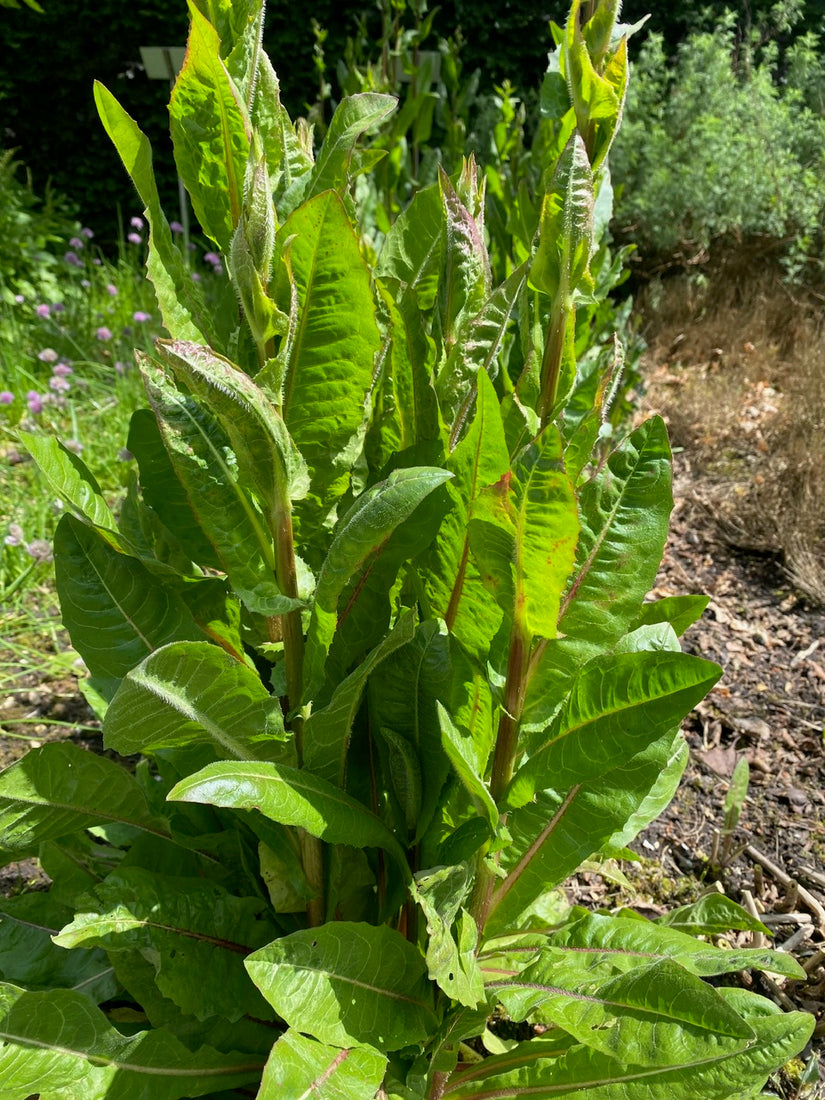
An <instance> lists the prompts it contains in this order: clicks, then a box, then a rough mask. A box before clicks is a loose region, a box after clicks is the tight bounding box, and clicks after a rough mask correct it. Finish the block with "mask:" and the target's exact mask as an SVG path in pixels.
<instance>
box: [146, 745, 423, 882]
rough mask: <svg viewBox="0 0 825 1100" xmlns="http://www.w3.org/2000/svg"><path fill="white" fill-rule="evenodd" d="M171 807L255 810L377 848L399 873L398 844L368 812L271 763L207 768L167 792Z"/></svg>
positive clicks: (313, 779)
mask: <svg viewBox="0 0 825 1100" xmlns="http://www.w3.org/2000/svg"><path fill="white" fill-rule="evenodd" d="M168 798H169V800H170V801H171V802H175V801H179V802H202V803H206V805H209V806H225V807H227V808H233V809H237V810H253V809H254V810H260V812H261V813H262V814H264V815H265V816H266V817H270V818H272V820H273V821H278V822H280V823H281V824H282V825H295V826H298V827H299V828H301V829H305V830H306V831H307V832H308V833H309V834H310V836H315V837H319V838H320V839H321V840H326V841H328V842H329V843H330V844H351V845H353V846H354V847H356V848H367V847H370V848H373V847H374V848H383V849H384V850H385V851H387V852H389V853H390V855H392V856H393V858H394V859H396V860H397V862H398V865H399V867H401V868H402V870H403V869H404V868H405V867H406V859H405V857H404V854H403V852H402V851H401V848H400V846H399V844H398V841H397V840H396V839H395V837H394V836H393V835H392V833H391V832H390V831H389V829H388V828H387V827H386V825H384V823H383V822H382V821H380V820H379V818H377V817H376V816H375V815H374V814H373V813H371V812H370V811H369V810H368V809H366V807H364V806H362V805H361V803H360V802H358V801H356V799H354V798H351V797H350V796H349V795H348V794H346V793H345V792H344V791H342V790H339V789H338V788H337V787H334V786H333V785H332V784H331V783H327V782H326V781H325V780H323V779H319V778H318V777H317V776H315V775H312V774H310V773H309V772H307V771H306V770H303V769H298V768H290V767H287V766H286V765H280V766H279V765H276V764H266V763H262V764H255V763H249V764H246V763H244V764H240V763H234V762H233V763H226V764H210V765H208V766H207V767H205V768H203V769H202V770H201V771H199V772H196V774H195V775H190V776H188V777H187V778H186V779H183V780H182V781H181V782H180V783H178V784H177V785H176V786H175V787H173V788H172V790H171V791H170V792H169V795H168Z"/></svg>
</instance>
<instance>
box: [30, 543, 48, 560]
mask: <svg viewBox="0 0 825 1100" xmlns="http://www.w3.org/2000/svg"><path fill="white" fill-rule="evenodd" d="M26 553H27V554H28V555H29V557H30V558H34V560H35V561H51V560H52V548H51V544H50V543H48V542H47V541H46V540H45V539H33V540H32V541H31V542H30V543H29V544H28V546H27V547H26Z"/></svg>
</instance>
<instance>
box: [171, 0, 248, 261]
mask: <svg viewBox="0 0 825 1100" xmlns="http://www.w3.org/2000/svg"><path fill="white" fill-rule="evenodd" d="M189 14H190V25H189V40H188V42H187V47H186V57H185V59H184V63H183V68H182V69H181V71H180V73H179V74H178V79H177V81H176V82H175V87H174V88H173V90H172V99H171V102H170V104H169V116H170V130H171V133H172V144H173V145H174V150H175V163H176V164H177V169H178V174H179V175H180V178H181V179H182V180H183V182H184V184H185V186H186V190H187V191H188V192H189V196H190V198H191V200H192V209H193V210H194V212H195V217H196V218H197V219H198V221H199V222H200V224H201V227H202V228H203V230H204V232H205V233H206V234H207V235H208V236H209V237H211V238H212V240H213V241H215V242H216V243H217V244H218V245H219V246H220V248H221V249H222V250H223V251H224V252H227V253H228V252H229V246H230V243H231V241H232V233H233V231H234V229H235V226H236V225H237V224H238V219H239V218H240V213H241V204H242V201H243V180H244V170H245V167H246V161H247V157H248V156H249V141H250V135H249V130H248V125H249V123H248V118H245V117H244V115H245V112H244V111H243V110H242V107H241V102H240V101H239V99H238V98H236V93H237V89H236V88H234V87H233V83H232V80H231V78H230V76H229V73H228V72H227V71H226V68H225V66H224V65H223V63H222V61H221V58H220V40H219V38H218V33H217V31H216V30H215V28H214V27H213V26H212V24H211V23H210V22H209V21H208V20H207V19H206V18H204V16H203V15H202V14H201V13H200V11H198V9H197V8H196V7H195V6H194V5H193V4H190V6H189Z"/></svg>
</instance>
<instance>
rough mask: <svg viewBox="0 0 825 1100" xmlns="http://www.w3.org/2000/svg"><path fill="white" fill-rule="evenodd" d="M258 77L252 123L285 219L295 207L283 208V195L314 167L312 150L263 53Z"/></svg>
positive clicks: (276, 200)
mask: <svg viewBox="0 0 825 1100" xmlns="http://www.w3.org/2000/svg"><path fill="white" fill-rule="evenodd" d="M230 62H231V59H230ZM257 76H258V83H257V94H256V95H255V99H254V101H253V103H252V121H253V123H254V126H255V130H256V132H257V134H258V137H259V138H260V141H261V144H262V145H263V148H264V152H265V153H266V160H267V166H268V168H269V171H270V174H271V176H272V179H273V182H274V191H273V198H274V199H275V204H276V207H277V209H278V212H279V214H280V215H281V216H282V217H286V215H287V214H289V213H290V212H291V210H292V206H290V207H289V208H287V207H286V206H284V204H283V196H284V194H285V193H286V192H288V191H289V190H290V188H292V187H293V184H294V183H295V181H296V179H298V177H300V176H303V175H304V174H306V173H307V172H309V171H310V169H311V168H312V165H313V163H314V162H313V158H312V149H311V148H310V146H309V145H307V144H305V143H303V142H302V141H301V135H300V132H296V127H295V126H293V124H292V122H291V121H290V118H289V115H288V114H287V112H286V110H285V109H284V107H283V106H282V104H281V91H280V85H279V83H278V76H277V74H276V72H275V70H274V69H273V67H272V62H271V61H270V60H269V58H268V57H267V55H266V53H265V52H264V51H263V50H261V52H260V54H259V56H258V73H257Z"/></svg>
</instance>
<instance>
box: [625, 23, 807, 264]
mask: <svg viewBox="0 0 825 1100" xmlns="http://www.w3.org/2000/svg"><path fill="white" fill-rule="evenodd" d="M813 44H814V40H813V39H812V38H811V37H810V36H803V37H802V38H800V39H799V40H798V41H797V44H796V46H795V47H794V48H793V49H792V50H791V51H789V56H788V61H789V65H790V70H791V73H792V74H793V75H792V79H791V81H788V80H786V79H784V78H783V77H782V76H781V75H780V68H779V65H778V52H777V48H776V44H775V42H767V43H765V42H762V41H761V38H760V35H759V33H758V32H756V31H754V32H752V33H751V34H745V35H739V34H738V33H737V28H736V21H735V16H734V15H733V13H728V14H727V15H726V16H723V17H719V19H718V21H717V23H716V25H715V27H714V28H713V29H712V30H711V31H707V32H702V33H693V34H691V35H690V36H689V37H688V38H686V39H685V40H684V41H683V42H682V43H681V45H680V46H679V49H678V51H677V53H676V57H675V59H673V58H670V57H668V56H667V54H666V52H665V49H664V43H663V40H662V37H661V35H659V34H651V35H650V36H649V37H648V38H647V40H646V41H645V43H644V44H643V46H642V49H641V51H640V55H639V58H638V60H637V62H636V64H635V70H634V80H633V83H632V86H631V92H630V95H629V96H628V103H627V111H626V119H625V122H624V125H623V127H622V133H621V135H620V137H619V139H618V140H617V142H616V148H615V151H614V156H613V160H612V164H613V170H614V174H615V178H616V180H617V181H619V183H620V184H621V185H622V188H621V192H620V198H619V201H618V203H617V208H616V223H617V226H618V228H619V232H620V235H625V234H627V235H628V236H629V239H631V240H634V241H635V242H636V243H638V245H639V247H640V249H641V250H642V251H643V252H644V253H645V254H646V256H647V257H648V259H649V262H652V263H659V264H663V263H664V264H667V263H677V264H678V263H681V264H684V265H688V266H695V265H696V264H697V263H701V262H704V261H706V260H707V258H708V254H709V252H710V250H711V249H712V247H713V246H718V245H719V243H720V242H721V241H723V240H727V241H741V239H742V238H750V239H755V240H758V241H762V242H763V247H764V248H765V250H766V251H767V252H773V254H775V255H777V256H780V257H782V258H783V260H784V262H785V264H786V266H787V268H788V270H789V273H790V274H791V275H792V276H793V277H795V278H810V279H813V280H817V279H818V278H819V277H821V265H822V243H823V240H822V227H823V204H822V194H821V188H820V186H819V182H818V181H819V179H820V178H821V174H822V165H823V157H825V120H823V118H822V116H821V114H820V113H819V111H818V110H816V111H814V110H811V107H810V106H808V105H807V104H806V102H805V100H806V99H807V100H808V103H810V104H811V105H813V104H814V103H815V102H816V94H817V92H816V89H817V87H818V83H817V82H818V79H819V78H818V66H817V64H815V63H814V61H813V59H812V57H811V48H812V46H813Z"/></svg>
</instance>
